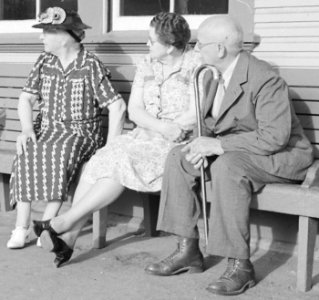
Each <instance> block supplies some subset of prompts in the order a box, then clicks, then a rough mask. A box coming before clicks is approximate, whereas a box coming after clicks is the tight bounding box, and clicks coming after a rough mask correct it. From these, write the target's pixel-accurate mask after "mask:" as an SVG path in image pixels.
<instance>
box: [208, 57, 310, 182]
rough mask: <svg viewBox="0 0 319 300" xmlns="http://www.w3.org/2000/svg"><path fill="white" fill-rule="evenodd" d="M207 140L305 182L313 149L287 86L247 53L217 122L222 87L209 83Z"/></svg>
mask: <svg viewBox="0 0 319 300" xmlns="http://www.w3.org/2000/svg"><path fill="white" fill-rule="evenodd" d="M207 84H208V86H206V88H205V90H206V91H207V96H206V101H205V102H204V105H203V109H202V114H203V115H202V117H203V119H204V126H203V135H206V136H213V137H217V138H219V139H220V140H221V143H222V148H223V149H224V151H225V152H227V151H245V152H248V153H251V154H252V159H254V157H255V156H256V155H257V156H258V158H259V161H260V156H262V157H263V158H264V159H263V161H264V163H263V165H262V166H261V167H262V168H263V169H265V170H267V171H268V172H269V173H271V174H274V175H276V176H280V177H284V178H289V179H293V180H303V179H304V177H305V173H306V169H307V168H308V167H309V166H310V165H311V163H312V161H313V148H312V146H311V144H310V142H309V141H308V139H307V138H306V136H305V135H304V133H303V129H302V127H301V125H300V122H299V120H298V118H297V116H296V114H295V112H294V109H293V107H292V104H291V101H290V99H289V93H288V87H287V85H286V83H285V81H284V80H283V79H282V78H281V77H280V76H279V75H278V74H277V73H276V72H275V71H274V70H273V68H272V67H271V66H270V65H269V64H268V63H266V62H264V61H261V60H259V59H257V58H256V57H254V56H253V55H251V54H249V53H247V52H244V51H243V52H241V54H240V57H239V60H238V62H237V65H236V67H235V70H234V72H233V75H232V78H231V80H230V82H229V85H228V87H227V90H226V93H225V97H224V99H223V102H222V105H221V109H220V114H219V116H218V117H217V119H213V118H212V116H211V109H212V105H213V100H214V96H213V95H214V94H215V90H216V87H217V84H216V82H212V81H210V82H209V83H207Z"/></svg>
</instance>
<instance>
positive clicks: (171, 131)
mask: <svg viewBox="0 0 319 300" xmlns="http://www.w3.org/2000/svg"><path fill="white" fill-rule="evenodd" d="M160 133H161V134H162V135H163V136H164V138H166V139H167V140H169V141H171V142H175V143H178V142H181V141H183V140H184V139H185V131H184V130H183V129H182V128H181V127H180V126H179V125H178V124H176V123H173V122H163V123H162V124H161V128H160Z"/></svg>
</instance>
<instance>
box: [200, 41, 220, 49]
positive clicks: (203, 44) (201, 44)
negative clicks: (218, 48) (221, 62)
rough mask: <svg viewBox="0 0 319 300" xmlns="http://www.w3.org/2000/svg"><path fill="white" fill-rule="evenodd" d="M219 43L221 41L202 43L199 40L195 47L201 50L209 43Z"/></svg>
mask: <svg viewBox="0 0 319 300" xmlns="http://www.w3.org/2000/svg"><path fill="white" fill-rule="evenodd" d="M219 43H220V42H209V43H201V42H199V41H197V43H196V44H195V48H198V49H199V50H202V49H203V48H204V47H206V46H208V45H212V44H219Z"/></svg>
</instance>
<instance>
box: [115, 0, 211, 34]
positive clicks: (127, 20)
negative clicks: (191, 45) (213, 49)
mask: <svg viewBox="0 0 319 300" xmlns="http://www.w3.org/2000/svg"><path fill="white" fill-rule="evenodd" d="M174 3H175V2H174V0H170V11H174ZM119 12H120V1H119V0H112V8H111V23H112V30H114V31H131V30H145V28H147V26H148V24H149V23H150V21H151V19H152V17H153V16H127V17H125V16H120V13H119ZM183 16H184V18H185V19H186V21H187V22H188V24H189V26H190V29H197V28H198V26H199V24H200V23H201V22H202V21H203V20H204V19H205V18H207V17H208V15H183ZM127 24H134V28H132V27H131V26H128V25H127Z"/></svg>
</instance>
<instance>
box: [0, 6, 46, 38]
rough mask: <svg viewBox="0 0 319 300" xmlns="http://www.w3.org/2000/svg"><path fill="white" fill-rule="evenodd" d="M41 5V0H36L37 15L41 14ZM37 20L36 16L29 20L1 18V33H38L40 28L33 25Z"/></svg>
mask: <svg viewBox="0 0 319 300" xmlns="http://www.w3.org/2000/svg"><path fill="white" fill-rule="evenodd" d="M40 6H41V0H36V2H35V7H36V11H35V16H38V15H39V12H40ZM36 21H37V20H36V18H34V19H27V20H0V34H15V33H37V32H39V30H37V29H36V28H33V27H32V25H34V24H35V23H36Z"/></svg>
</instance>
